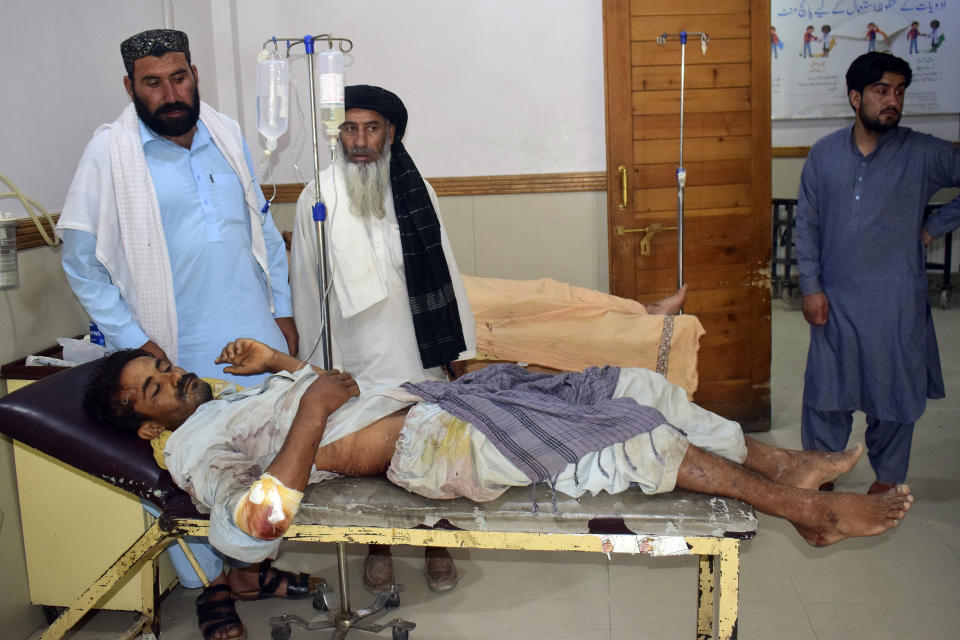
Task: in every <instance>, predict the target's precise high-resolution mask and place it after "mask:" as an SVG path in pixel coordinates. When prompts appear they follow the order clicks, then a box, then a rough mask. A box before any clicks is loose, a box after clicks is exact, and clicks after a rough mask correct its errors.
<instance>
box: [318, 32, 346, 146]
mask: <svg viewBox="0 0 960 640" xmlns="http://www.w3.org/2000/svg"><path fill="white" fill-rule="evenodd" d="M344 57H345V56H344V55H343V54H342V53H341V52H339V51H337V50H335V49H328V50H326V51H321V52H320V53H318V54H317V75H318V78H317V79H318V84H319V85H320V123H321V124H322V125H323V132H324V135H326V136H327V139H328V140H329V141H330V147H331V148H333V147H335V146H336V144H337V139H338V138H339V136H340V125H341V124H343V117H344V111H343V68H344Z"/></svg>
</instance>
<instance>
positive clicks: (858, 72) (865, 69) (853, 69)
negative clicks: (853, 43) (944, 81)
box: [847, 51, 913, 94]
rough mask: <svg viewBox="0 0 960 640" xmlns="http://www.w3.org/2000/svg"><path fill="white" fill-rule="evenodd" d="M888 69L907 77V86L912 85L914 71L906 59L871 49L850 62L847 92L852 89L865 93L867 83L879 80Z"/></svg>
mask: <svg viewBox="0 0 960 640" xmlns="http://www.w3.org/2000/svg"><path fill="white" fill-rule="evenodd" d="M887 71H892V72H893V73H899V74H900V75H902V76H903V77H905V78H906V79H907V86H908V87H909V86H910V80H912V79H913V71H911V70H910V65H909V63H907V61H906V60H904V59H902V58H898V57H897V56H895V55H893V54H891V53H881V52H879V51H871V52H869V53H865V54H863V55H862V56H860V57H859V58H857V59H856V60H854V61H853V62H852V63H850V68H849V69H847V93H848V94H849V93H850V92H851V91H857V92H859V93H863V90H864V88H866V87H867V85H871V84H873V83H874V82H879V81H880V78H882V77H883V74H885V73H886V72H887Z"/></svg>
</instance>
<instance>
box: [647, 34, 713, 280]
mask: <svg viewBox="0 0 960 640" xmlns="http://www.w3.org/2000/svg"><path fill="white" fill-rule="evenodd" d="M690 35H692V36H700V53H701V54H702V55H707V43H708V42H710V36H708V35H707V34H705V33H701V32H699V31H689V32H688V31H681V32H680V33H674V34H666V33H661V34H660V35H659V36H657V44H658V45H660V46H663V45H665V44H666V43H667V39H668V38H680V162H679V166H677V288H678V289H679V288H680V287H682V286H683V190H684V187H685V186H686V184H687V170H686V169H684V168H683V92H684V80H685V77H684V76H685V71H686V69H685V67H686V59H687V36H690Z"/></svg>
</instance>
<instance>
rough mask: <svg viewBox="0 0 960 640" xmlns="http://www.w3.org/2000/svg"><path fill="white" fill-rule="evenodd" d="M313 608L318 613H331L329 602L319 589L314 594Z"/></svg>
mask: <svg viewBox="0 0 960 640" xmlns="http://www.w3.org/2000/svg"><path fill="white" fill-rule="evenodd" d="M313 608H314V609H316V610H317V611H324V612H326V611H329V610H330V609H329V607H327V601H326V600H324V599H323V592H321V591H320V590H319V589H318V590H317V591H316V592H315V593H314V594H313Z"/></svg>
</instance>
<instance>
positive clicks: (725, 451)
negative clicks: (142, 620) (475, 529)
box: [164, 368, 747, 562]
mask: <svg viewBox="0 0 960 640" xmlns="http://www.w3.org/2000/svg"><path fill="white" fill-rule="evenodd" d="M315 378H316V374H315V373H313V371H312V370H310V369H309V368H304V369H302V370H301V371H298V372H296V373H294V374H289V373H282V374H277V375H274V376H271V377H270V378H269V379H268V380H267V381H265V382H264V384H263V385H262V387H259V388H252V389H248V390H245V391H243V392H240V393H238V394H236V395H234V396H227V397H225V398H223V399H221V400H214V401H211V402H208V403H206V404H204V405H202V406H201V407H200V408H199V409H197V411H196V413H194V415H193V416H191V417H190V418H189V419H188V420H187V421H186V422H185V423H184V424H183V425H182V426H181V427H179V428H178V429H177V430H176V431H174V433H173V435H171V436H170V438H169V440H167V444H166V447H165V450H164V455H165V458H166V463H167V467H168V468H169V470H170V473H171V475H172V476H173V479H174V481H176V483H177V484H178V485H179V486H180V487H181V488H183V489H184V490H185V491H186V492H187V493H189V494H190V495H191V496H192V497H193V498H194V500H195V501H196V502H198V503H199V504H200V505H201V507H203V508H205V509H208V510H210V525H211V526H210V542H211V543H212V544H213V545H214V546H215V547H217V548H218V549H220V550H221V551H222V552H223V553H225V554H227V555H229V556H230V557H233V558H237V559H239V560H243V561H246V562H256V561H259V560H262V559H263V558H266V557H268V556H270V555H273V554H275V553H276V551H277V548H278V546H279V544H280V540H260V539H257V538H254V537H252V536H250V535H248V534H247V533H245V532H243V531H241V530H240V529H239V528H238V527H237V526H236V523H235V522H234V521H233V513H234V509H235V507H236V504H237V502H238V501H239V500H240V498H241V497H242V496H243V494H244V493H245V492H246V491H247V489H249V488H250V486H251V484H253V483H254V482H256V481H257V480H258V479H259V478H260V476H261V474H263V473H264V472H265V471H266V469H267V468H268V467H269V465H270V463H272V462H273V459H274V458H275V457H276V455H277V453H278V452H279V451H280V447H281V446H282V445H283V443H284V441H285V440H286V437H287V434H288V432H289V430H290V426H291V425H292V423H293V418H294V416H295V415H296V412H297V409H298V407H299V403H300V397H301V396H302V395H303V393H304V392H305V391H306V389H307V387H309V386H310V384H311V383H312V382H313V380H314V379H315ZM614 397H631V398H634V399H635V400H636V401H637V402H638V403H639V404H644V405H648V406H652V407H655V408H656V409H657V410H659V411H660V412H661V413H662V414H663V416H664V417H665V419H666V420H667V421H668V422H667V423H665V424H663V425H661V426H659V427H657V428H655V429H654V430H653V431H651V432H650V433H645V434H642V435H639V436H636V437H634V438H631V439H629V440H627V441H626V442H625V443H618V444H614V445H611V446H609V447H606V448H605V449H603V450H601V451H599V452H595V453H590V454H587V455H586V456H584V457H583V458H581V459H580V461H579V462H578V463H577V464H575V465H574V464H570V465H568V466H567V468H566V469H565V470H564V471H563V472H562V473H561V474H560V475H559V476H558V478H557V479H556V481H555V482H554V487H555V488H556V490H557V491H560V492H562V493H565V494H568V495H571V496H574V497H577V496H580V495H582V494H583V493H585V492H588V491H589V492H591V493H593V494H596V493H598V492H600V491H607V492H608V493H617V492H620V491H624V490H625V489H627V488H628V487H630V486H632V485H634V484H636V485H638V486H639V488H640V489H641V490H642V491H644V492H645V493H662V492H667V491H672V490H673V488H674V486H675V484H676V478H677V470H678V469H679V467H680V463H681V462H682V460H683V457H684V455H685V454H686V450H687V445H688V443H689V444H694V445H696V446H698V447H701V448H703V449H706V450H707V451H711V452H713V453H716V454H717V455H720V456H723V457H724V458H727V459H729V460H733V461H734V462H738V463H739V462H743V461H744V460H745V459H746V455H747V450H746V444H745V442H744V439H743V433H742V431H741V430H740V426H739V425H738V424H737V423H735V422H731V421H729V420H725V419H724V418H721V417H720V416H717V415H715V414H713V413H710V412H709V411H706V410H705V409H702V408H700V407H698V406H696V405H694V404H693V403H691V402H689V401H688V400H687V396H686V392H685V391H684V390H683V389H682V388H680V387H678V386H676V385H673V384H671V383H669V382H667V380H666V379H665V378H663V377H662V376H660V375H658V374H656V373H653V372H651V371H648V370H646V369H621V371H620V378H619V381H618V383H617V387H616V390H615V391H614ZM411 405H414V406H413V408H412V409H411V410H410V411H409V413H408V415H407V418H406V420H405V421H404V426H403V429H402V431H401V434H400V438H399V440H398V443H397V448H396V452H395V454H394V457H393V460H392V461H391V464H390V468H389V469H388V470H387V477H388V478H389V479H390V480H391V481H392V482H394V483H395V484H397V485H399V486H401V487H404V488H406V489H408V490H410V491H413V492H415V493H418V494H421V495H425V496H427V497H436V498H453V497H458V496H463V497H467V498H470V499H472V500H475V501H487V500H493V499H495V498H497V497H498V496H499V495H501V494H502V493H503V492H504V491H506V490H507V489H508V488H509V487H511V486H525V485H529V484H530V480H529V479H528V478H527V477H526V476H525V475H524V474H523V473H522V472H521V471H520V470H519V469H518V468H517V467H516V466H515V465H514V464H513V463H512V462H510V461H509V460H508V459H507V458H506V457H505V456H504V455H503V454H501V453H500V451H498V450H497V449H496V448H495V447H494V446H493V445H492V444H491V443H490V442H489V441H488V440H487V439H486V437H485V436H484V435H483V434H482V433H481V432H480V431H479V430H478V429H475V428H473V427H472V426H471V425H470V424H468V423H466V422H463V421H461V420H458V419H456V418H454V417H453V416H451V415H450V414H448V413H447V412H445V411H443V410H442V409H440V407H439V406H438V405H436V404H432V403H426V402H417V399H416V397H415V396H412V395H411V394H410V393H408V392H406V391H404V390H402V389H396V388H391V387H388V386H385V385H380V386H378V387H375V388H371V389H368V390H365V391H364V392H363V393H362V394H361V395H360V396H359V397H356V398H351V399H350V400H349V401H348V402H347V403H346V404H345V405H344V406H343V407H341V408H340V409H338V410H337V411H336V412H334V413H333V414H332V415H331V416H330V417H329V419H328V420H327V426H326V430H325V432H324V436H323V439H322V441H321V443H320V446H321V447H322V446H325V445H327V444H330V443H331V442H335V441H336V440H339V439H341V438H343V437H345V436H347V435H349V434H351V433H354V432H356V431H358V430H360V429H362V428H364V427H366V426H368V425H370V424H371V423H373V422H375V421H377V420H379V419H380V418H383V417H386V416H388V415H390V414H392V413H394V412H396V411H398V410H400V409H403V408H405V407H408V406H411ZM673 425H676V427H674V426H673ZM681 429H682V431H681ZM451 444H455V446H450V445H451ZM598 457H599V459H600V465H598V464H597V458H598ZM600 467H602V468H603V469H604V470H606V473H604V472H603V471H601V470H600ZM332 475H333V474H330V473H329V472H325V471H318V470H316V469H315V470H314V471H313V473H312V474H311V476H310V482H318V481H320V480H323V479H324V478H328V477H331V476H332ZM575 479H576V480H575ZM577 481H579V482H577Z"/></svg>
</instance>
